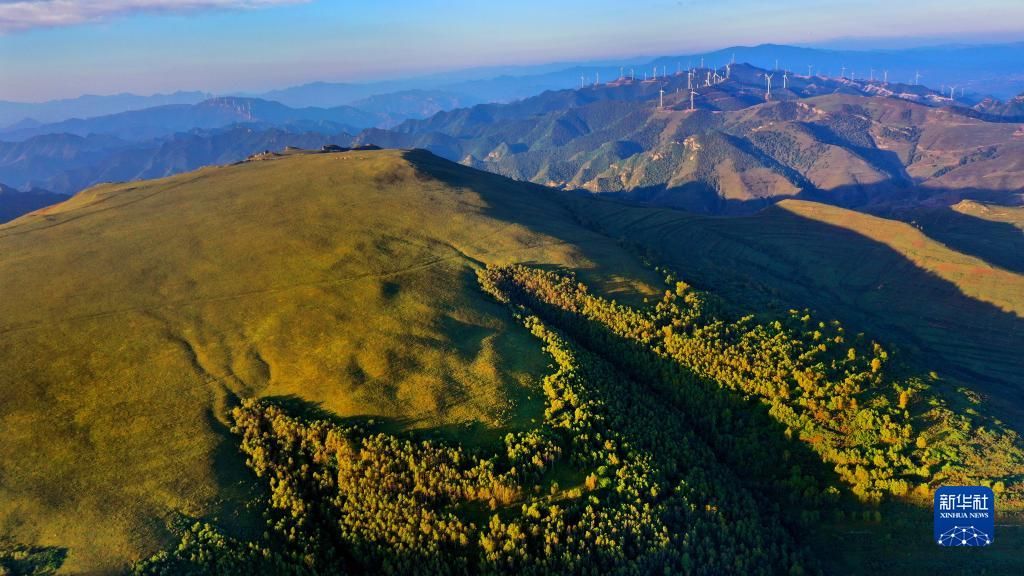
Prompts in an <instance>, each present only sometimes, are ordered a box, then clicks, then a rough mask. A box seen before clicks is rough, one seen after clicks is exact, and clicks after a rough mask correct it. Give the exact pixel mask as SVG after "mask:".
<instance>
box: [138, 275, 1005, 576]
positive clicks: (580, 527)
mask: <svg viewBox="0 0 1024 576" xmlns="http://www.w3.org/2000/svg"><path fill="white" fill-rule="evenodd" d="M479 279H480V285H481V287H482V288H483V289H484V290H485V291H486V292H488V293H489V294H491V295H492V296H494V297H495V298H496V299H498V300H499V301H501V302H504V303H506V304H508V305H509V307H510V309H511V311H512V313H513V314H514V315H515V316H516V317H517V318H518V319H519V320H520V321H521V322H522V323H523V324H524V325H525V326H526V328H527V329H529V330H530V332H531V333H532V334H533V335H534V336H536V337H537V338H538V339H539V340H540V341H541V342H543V345H544V349H545V351H546V352H547V354H548V355H549V356H550V358H551V360H552V371H551V373H550V374H548V375H547V376H546V377H545V378H544V379H543V382H542V388H543V392H544V395H545V400H546V404H545V406H546V409H545V412H544V418H543V419H542V420H541V421H540V422H539V423H538V424H537V425H536V426H535V427H533V428H532V429H527V430H522V431H519V432H515V433H510V434H508V435H507V436H506V437H505V439H504V446H500V447H493V448H492V449H490V450H489V451H488V450H483V449H476V450H470V449H468V448H465V447H461V446H458V445H455V444H452V443H446V442H440V441H437V440H424V439H422V438H418V437H416V436H415V435H412V434H410V435H404V436H401V435H394V434H386V433H380V432H373V431H370V430H367V429H364V428H361V427H360V426H354V425H346V424H341V423H338V422H328V421H324V420H317V421H307V420H304V419H302V418H300V417H297V416H296V415H293V414H289V413H287V412H286V411H285V410H284V409H283V408H281V407H279V406H277V405H274V404H272V403H269V402H266V401H258V400H248V401H245V402H243V404H242V405H241V406H239V407H237V408H235V409H234V411H233V413H232V416H233V419H234V423H235V424H234V429H233V431H234V432H235V433H236V434H237V435H238V437H239V438H240V442H241V449H242V451H243V453H244V454H245V455H246V457H247V464H248V466H249V467H250V468H251V469H252V471H253V472H254V473H255V474H256V476H257V477H259V478H260V479H261V481H262V482H264V483H265V486H266V487H267V497H266V504H267V505H266V520H267V529H266V531H265V532H264V534H263V535H262V537H261V538H258V539H256V540H254V541H239V540H236V539H233V538H231V537H229V536H227V535H225V534H223V533H221V532H220V531H218V530H217V529H216V528H215V527H213V526H209V525H206V524H202V523H196V524H195V525H194V526H191V527H190V528H188V529H186V530H184V533H183V535H182V539H181V542H180V544H179V545H178V546H177V547H176V548H175V549H173V550H168V551H165V552H161V553H159V554H157V555H156V556H154V557H152V558H150V559H148V560H146V561H144V562H141V563H139V564H138V565H137V566H136V567H135V571H136V572H137V573H139V574H190V573H191V574H207V573H216V574H243V573H252V572H254V571H255V572H260V571H269V570H273V571H275V572H280V573H294V574H341V573H348V572H351V573H401V574H469V573H474V574H475V573H481V574H550V573H565V574H652V573H665V574H676V573H682V574H726V573H730V574H792V575H797V574H814V573H818V572H820V571H821V568H820V565H819V564H818V562H817V560H816V559H815V552H814V551H813V550H811V549H810V548H808V547H806V546H805V545H804V544H802V542H803V539H802V537H801V536H802V535H804V534H806V533H808V531H810V530H813V529H814V528H815V526H816V525H817V524H818V523H820V522H821V521H822V520H823V519H827V520H829V521H838V522H842V521H844V520H846V519H849V520H856V521H859V522H869V523H870V522H878V521H879V520H880V519H881V518H880V515H881V512H880V508H879V507H878V505H879V504H880V503H882V502H885V501H889V500H902V501H908V502H915V501H923V500H925V499H927V498H928V497H929V496H930V494H931V489H932V488H933V487H934V486H936V485H939V484H959V483H982V484H988V485H991V486H992V487H993V489H994V490H995V491H996V492H997V493H998V494H999V498H1000V500H1001V510H1013V509H1017V510H1019V509H1020V508H1021V502H1022V497H1024V487H1022V486H1021V484H1020V478H1021V474H1022V472H1024V452H1022V450H1021V442H1020V440H1019V438H1017V436H1016V435H1015V434H1014V433H1013V432H1011V431H1009V430H1006V429H1002V428H1001V427H999V426H998V425H997V424H996V423H991V422H987V421H983V420H981V417H980V416H976V417H972V416H971V415H969V414H961V413H958V412H956V411H954V410H952V409H951V408H950V407H948V406H947V403H946V401H945V400H943V399H942V398H941V397H940V395H938V394H937V393H935V392H933V391H932V388H931V387H930V384H929V379H930V377H926V378H918V377H900V378H896V377H893V376H890V375H889V373H890V372H893V370H891V369H890V366H889V365H890V363H891V362H892V359H890V357H889V355H888V353H887V352H886V351H885V350H884V349H883V348H882V347H881V346H880V345H879V344H877V343H874V342H872V341H870V340H868V339H867V338H865V337H864V336H862V335H852V334H847V333H846V332H845V331H844V329H843V327H842V326H840V325H838V323H835V322H823V321H819V320H816V319H814V318H812V317H811V316H810V315H809V314H807V313H806V312H798V311H792V312H791V314H790V315H789V316H788V317H787V318H782V319H774V320H762V319H759V318H757V317H756V316H742V317H731V315H730V314H729V313H727V312H726V309H725V306H723V305H722V303H720V302H718V301H716V300H715V299H714V298H713V297H712V296H709V295H707V294H704V293H701V292H698V291H696V290H693V289H692V288H690V287H689V286H687V285H686V284H685V283H683V282H680V281H677V280H676V279H675V278H674V277H672V276H671V275H669V277H668V279H667V280H668V284H669V286H670V289H669V290H667V291H666V292H665V294H664V296H663V297H662V298H661V299H660V300H659V301H657V302H655V303H651V304H650V305H649V306H646V307H644V308H642V309H636V308H631V307H628V306H624V305H620V304H617V303H616V302H614V301H610V300H608V299H605V298H602V297H599V296H595V295H593V294H591V293H590V292H589V291H588V290H587V287H586V286H585V285H583V284H581V283H580V282H578V281H577V280H576V279H575V278H574V277H573V276H571V275H568V274H562V273H554V272H549V271H542V270H537V269H532V268H528V267H523V266H510V267H496V268H488V269H487V270H483V271H481V272H480V274H479Z"/></svg>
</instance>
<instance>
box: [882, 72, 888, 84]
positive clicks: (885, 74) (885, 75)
mask: <svg viewBox="0 0 1024 576" xmlns="http://www.w3.org/2000/svg"><path fill="white" fill-rule="evenodd" d="M882 78H883V80H882V82H884V83H886V84H888V83H889V71H888V70H886V71H884V72H882Z"/></svg>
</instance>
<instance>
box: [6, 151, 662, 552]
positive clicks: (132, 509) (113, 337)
mask: <svg viewBox="0 0 1024 576" xmlns="http://www.w3.org/2000/svg"><path fill="white" fill-rule="evenodd" d="M416 162H422V163H426V164H431V163H433V165H431V166H429V167H424V168H425V169H424V170H420V169H417V168H416V166H415V164H416ZM426 168H430V169H432V170H433V172H434V173H435V174H436V175H437V176H429V175H427V172H426ZM446 170H451V168H450V167H448V163H447V162H441V161H438V160H437V159H434V158H432V157H430V156H429V155H418V156H417V155H412V156H410V159H406V158H404V157H403V154H402V153H399V152H372V153H371V152H352V153H348V154H334V155H308V156H292V157H289V158H279V159H273V160H268V161H262V162H251V163H246V164H241V165H236V166H232V167H223V168H207V169H204V170H200V171H198V172H195V173H191V174H185V175H181V176H177V177H173V178H169V179H165V180H158V181H153V182H145V183H132V184H119V185H105V186H100V187H97V188H94V189H91V190H89V191H87V192H84V193H82V194H80V195H78V196H76V197H75V198H74V199H73V200H70V201H68V202H66V203H65V204H62V205H59V206H56V207H54V208H52V209H50V210H48V211H46V212H43V213H38V214H35V215H30V216H27V217H24V218H22V219H20V220H17V221H15V222H13V223H10V224H8V225H6V226H3V227H0V254H2V255H3V256H2V257H0V279H2V280H0V281H2V289H0V291H2V293H3V297H2V298H0V318H2V321H0V339H2V346H0V366H3V370H2V372H0V394H2V395H3V398H4V401H3V402H2V403H0V437H2V438H3V442H0V463H2V464H0V533H2V534H3V535H4V536H5V537H7V538H10V539H13V540H14V541H16V542H22V543H31V544H32V545H35V546H56V547H67V548H69V554H68V557H67V562H66V564H65V568H66V569H67V570H69V571H72V572H76V571H87V570H100V569H112V568H114V567H118V566H123V565H124V564H125V563H126V562H128V561H130V560H134V559H136V558H139V557H140V556H142V555H143V554H145V553H148V552H152V551H153V550H154V549H155V548H156V547H158V546H159V545H160V544H161V543H162V542H164V541H165V539H166V537H167V534H166V528H165V521H166V520H168V519H169V518H170V517H171V516H172V515H173V514H176V513H181V514H186V515H190V516H207V515H212V514H219V515H220V516H221V517H222V519H223V520H225V521H227V522H229V523H230V522H236V523H237V524H239V525H241V526H244V525H245V524H246V521H245V520H246V515H245V514H239V513H235V512H233V511H234V510H236V509H238V508H239V506H238V502H239V500H240V499H244V497H245V496H246V494H248V492H249V488H248V487H247V486H244V485H239V482H242V481H243V480H244V479H245V478H247V476H246V475H245V474H244V468H243V465H242V463H241V460H240V458H238V457H237V456H235V454H237V451H236V449H235V448H234V446H235V443H234V442H233V441H231V440H230V439H225V434H226V427H225V424H224V422H225V414H226V407H227V406H228V405H229V404H232V403H234V402H235V398H236V397H252V396H257V397H270V396H272V397H291V396H294V397H296V398H298V399H301V400H302V401H304V402H306V403H310V404H312V405H314V406H316V407H318V409H320V410H325V411H329V412H330V413H333V414H337V415H340V416H374V417H378V418H380V417H384V418H387V419H388V422H389V423H390V425H392V426H394V427H396V428H424V427H429V428H445V427H452V426H455V427H456V430H460V429H463V428H462V427H463V426H464V425H466V424H467V423H477V424H478V425H479V426H480V428H481V429H482V430H480V431H476V432H474V435H478V433H483V432H485V431H487V430H490V431H492V433H493V434H491V435H497V434H498V433H500V431H502V430H505V429H508V428H510V427H516V426H517V425H522V424H523V423H524V421H525V423H529V420H530V419H531V415H532V414H534V413H535V412H537V411H540V410H541V409H542V404H540V403H539V399H536V397H535V399H534V400H532V401H531V400H530V398H529V396H530V394H531V393H530V390H531V388H532V387H533V386H534V378H536V377H537V375H539V374H541V373H542V372H543V368H544V366H545V365H546V361H545V359H544V357H543V355H542V354H541V353H540V351H539V349H538V347H537V346H536V345H535V344H534V343H533V342H532V341H530V340H529V339H528V335H527V334H526V333H525V331H524V330H523V329H522V328H521V327H518V326H516V325H514V324H511V323H510V322H509V320H508V319H507V318H506V315H505V314H504V313H503V312H502V309H501V308H500V307H499V306H497V305H496V304H495V303H493V302H491V301H490V300H489V299H487V298H486V297H485V296H484V295H482V294H481V293H480V292H479V290H478V289H477V288H476V281H475V278H474V275H473V272H472V268H473V267H477V266H479V265H480V264H481V263H507V262H534V263H537V264H545V265H553V266H568V267H572V268H578V269H582V270H584V271H587V272H585V273H587V274H588V275H589V276H590V277H591V278H593V280H594V281H595V282H596V283H598V284H599V285H601V286H603V287H604V289H605V290H607V291H608V293H611V294H620V297H623V296H625V297H628V295H629V294H639V293H640V292H637V290H640V291H641V292H643V290H644V283H643V282H644V280H645V279H649V278H651V276H650V275H649V272H647V271H646V270H645V269H644V268H642V267H641V266H640V265H639V264H638V263H636V262H635V260H634V259H632V258H631V257H629V256H628V255H627V254H626V253H625V252H624V251H623V250H621V249H620V248H619V247H617V246H616V244H615V243H614V242H612V241H610V240H608V239H605V238H602V237H600V236H598V235H597V234H594V233H592V232H590V231H588V230H586V229H584V228H582V227H580V226H579V225H577V224H576V223H575V222H574V221H573V220H572V219H571V218H569V217H568V215H567V214H565V213H564V211H563V210H562V209H561V208H560V207H559V206H558V205H556V204H554V203H553V202H552V201H551V200H550V199H549V198H548V197H547V196H546V195H545V191H544V190H542V189H539V188H535V187H531V186H525V185H518V184H513V183H511V182H509V181H506V180H504V179H501V178H497V177H494V176H490V175H486V174H477V173H472V172H469V173H468V174H469V176H466V175H465V174H467V172H466V171H458V172H451V173H450V174H449V173H446ZM459 178H471V179H479V180H481V181H480V182H476V181H472V180H468V181H460V180H459ZM513 215H515V219H514V220H513V218H512V216H513ZM634 297H635V296H634ZM531 403H532V404H531ZM474 430H475V429H474Z"/></svg>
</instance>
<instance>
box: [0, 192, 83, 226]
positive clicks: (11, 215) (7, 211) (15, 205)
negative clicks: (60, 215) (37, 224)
mask: <svg viewBox="0 0 1024 576" xmlns="http://www.w3.org/2000/svg"><path fill="white" fill-rule="evenodd" d="M67 198H68V197H67V196H65V195H63V194H54V193H53V192H49V191H46V190H38V189H33V190H29V191H27V192H22V191H20V190H15V189H14V188H11V187H9V186H6V185H4V184H0V224H3V223H4V222H8V221H10V220H14V219H15V218H17V217H18V216H21V215H22V214H28V213H29V212H33V211H35V210H38V209H40V208H45V207H46V206H50V205H52V204H56V203H57V202H63V201H64V200H66V199H67Z"/></svg>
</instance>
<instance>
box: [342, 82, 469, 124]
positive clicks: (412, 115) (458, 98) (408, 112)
mask: <svg viewBox="0 0 1024 576" xmlns="http://www.w3.org/2000/svg"><path fill="white" fill-rule="evenodd" d="M480 103H481V101H480V100H479V99H478V98H475V97H472V96H466V95H463V94H457V93H455V92H446V91H444V90H405V91H402V92H391V93H389V94H378V95H376V96H370V97H369V98H364V99H362V100H357V101H355V102H353V103H352V104H351V106H352V107H353V108H357V109H359V110H362V111H363V112H367V113H369V114H373V115H376V116H378V117H386V118H388V119H389V121H390V123H392V124H397V123H399V122H402V121H404V120H409V119H422V118H429V117H431V116H433V115H434V114H437V113H438V112H444V111H446V110H454V109H456V108H466V107H469V106H474V105H476V104H480Z"/></svg>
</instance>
